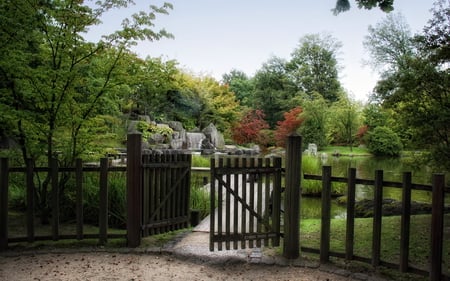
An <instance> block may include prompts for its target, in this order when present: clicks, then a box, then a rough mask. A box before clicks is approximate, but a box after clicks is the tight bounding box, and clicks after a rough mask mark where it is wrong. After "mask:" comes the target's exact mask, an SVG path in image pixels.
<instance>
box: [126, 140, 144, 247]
mask: <svg viewBox="0 0 450 281" xmlns="http://www.w3.org/2000/svg"><path fill="white" fill-rule="evenodd" d="M141 162H142V152H141V134H129V135H128V141H127V244H128V247H137V246H139V245H140V244H141V220H142V218H141V217H142V210H141V209H142V204H141V203H142V202H141V199H142V198H141V192H142V191H141V189H142V184H141V181H142V172H141V171H142V167H141Z"/></svg>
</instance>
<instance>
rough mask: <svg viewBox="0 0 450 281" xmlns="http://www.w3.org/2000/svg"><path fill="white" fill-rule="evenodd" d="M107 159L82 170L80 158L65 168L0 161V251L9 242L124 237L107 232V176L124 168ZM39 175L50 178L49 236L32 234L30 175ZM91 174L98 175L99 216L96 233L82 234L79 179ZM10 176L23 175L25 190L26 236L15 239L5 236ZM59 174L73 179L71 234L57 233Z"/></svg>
mask: <svg viewBox="0 0 450 281" xmlns="http://www.w3.org/2000/svg"><path fill="white" fill-rule="evenodd" d="M108 162H109V159H108V158H102V159H101V160H100V166H99V167H85V166H83V163H82V161H81V159H77V160H76V165H75V167H71V168H65V167H59V166H58V160H56V159H53V160H52V161H51V165H50V167H33V165H32V162H31V160H29V163H27V165H26V166H27V168H24V167H9V161H8V158H0V202H1V204H0V251H2V250H5V249H6V248H7V247H8V244H9V243H15V242H34V241H38V240H60V239H80V240H81V239H84V238H94V239H95V238H98V239H99V243H100V244H105V243H106V241H107V239H108V238H120V237H125V234H110V233H108V214H109V209H108V205H109V204H108V174H109V173H110V172H124V171H126V167H110V166H109V164H108ZM39 172H45V173H48V172H49V173H50V178H51V182H50V185H51V189H50V192H51V196H50V197H51V202H50V209H51V214H50V218H51V222H50V223H51V234H50V235H37V234H36V232H35V223H34V221H35V218H36V213H35V210H36V207H35V201H34V199H35V196H34V192H35V190H34V183H33V180H34V174H35V173H39ZM89 172H95V173H98V174H99V180H100V184H99V195H98V196H99V217H98V225H99V229H98V233H96V234H85V233H84V216H83V197H84V194H83V193H84V186H83V178H84V175H85V173H89ZM10 173H23V174H24V175H25V177H24V178H25V180H24V181H25V182H24V186H25V188H26V214H25V220H26V234H24V235H23V236H18V237H9V236H8V204H9V203H8V198H9V175H10ZM61 173H72V174H73V176H74V179H75V186H76V190H75V196H76V199H75V209H76V227H75V229H76V230H75V232H74V233H71V234H67V233H65V234H61V231H60V212H61V209H60V199H61V196H60V194H59V190H60V189H59V179H60V174H61Z"/></svg>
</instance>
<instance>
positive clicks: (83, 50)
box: [0, 0, 171, 220]
mask: <svg viewBox="0 0 450 281" xmlns="http://www.w3.org/2000/svg"><path fill="white" fill-rule="evenodd" d="M129 4H132V1H119V0H104V1H97V2H96V3H95V4H92V5H89V6H88V5H86V4H84V2H83V1H40V0H17V1H3V2H2V4H0V15H1V17H2V29H1V31H0V32H1V34H0V38H1V39H5V40H7V41H3V42H11V44H9V43H7V44H1V45H0V48H1V50H0V51H1V52H2V54H3V55H2V57H1V58H0V69H1V71H0V75H1V77H2V79H1V80H2V81H4V82H3V83H2V84H1V86H0V87H1V92H2V95H1V96H2V98H1V100H0V101H1V102H0V104H1V110H2V113H4V114H2V115H4V117H1V119H2V120H1V121H2V122H1V124H5V125H4V128H2V130H3V131H6V132H7V135H8V136H9V137H12V138H14V139H15V140H16V141H17V143H18V144H19V145H20V148H21V151H22V157H23V159H24V160H25V159H33V160H34V161H35V162H36V161H42V160H43V161H44V162H47V163H48V164H50V161H51V160H52V158H53V157H55V156H56V155H57V154H59V153H62V154H61V155H60V164H61V165H63V166H66V165H71V164H73V162H74V159H75V158H76V157H78V156H80V155H81V153H82V151H81V147H82V146H80V142H81V140H82V137H85V136H86V135H87V134H86V133H87V132H88V130H86V125H92V124H93V123H92V122H93V121H94V119H93V118H97V117H98V115H99V114H103V113H104V112H105V111H106V110H105V109H104V108H103V106H104V105H105V103H106V104H108V103H107V102H108V101H110V100H111V99H114V98H115V97H114V94H116V93H117V92H116V91H115V90H117V88H118V87H121V85H122V84H123V83H124V77H123V74H124V73H126V69H127V65H128V64H124V63H123V60H124V59H125V58H127V54H129V53H130V51H129V49H130V47H131V46H133V45H134V44H136V42H138V41H139V40H150V41H153V40H158V39H160V38H162V37H170V34H168V33H167V32H166V31H165V30H161V31H153V30H152V28H153V20H154V18H155V16H156V14H161V13H162V14H167V13H168V10H169V9H170V8H171V5H170V4H164V5H163V6H162V7H156V6H151V7H150V9H149V11H148V12H144V11H142V12H139V13H137V14H134V15H133V16H132V17H131V18H130V19H124V20H123V22H122V28H121V30H118V31H116V32H114V33H112V34H107V35H105V36H103V37H102V39H101V40H100V41H99V42H97V43H90V42H87V41H86V40H85V39H84V37H83V36H84V35H85V34H86V32H87V31H88V30H89V28H90V27H92V26H95V25H98V24H100V18H101V17H102V16H103V15H104V14H105V13H107V12H108V11H110V10H114V9H120V8H123V7H126V6H127V5H129ZM4 23H8V24H11V26H12V27H13V29H11V28H10V27H4V25H5V24H4ZM15 30H20V31H19V32H17V33H18V34H16V32H15ZM21 30H24V33H22V32H21ZM3 121H4V122H3ZM41 155H46V157H45V158H46V159H41ZM27 163H28V162H27ZM67 178H68V177H67V176H66V177H64V178H63V179H62V180H61V182H64V181H66V180H67ZM49 182H50V174H48V175H47V177H46V178H45V179H44V180H43V181H42V182H41V184H40V186H39V187H38V189H37V193H38V195H39V199H40V201H39V203H40V205H41V208H46V207H47V189H48V184H49ZM63 187H64V184H61V188H63ZM43 218H44V220H45V215H44V216H43Z"/></svg>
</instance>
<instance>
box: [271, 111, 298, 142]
mask: <svg viewBox="0 0 450 281" xmlns="http://www.w3.org/2000/svg"><path fill="white" fill-rule="evenodd" d="M302 112H303V109H302V108H301V107H299V106H297V107H295V108H293V109H291V110H289V111H288V112H285V113H284V114H283V115H284V120H282V121H278V122H277V129H276V130H275V141H276V144H277V145H278V146H281V147H285V146H286V139H287V137H288V136H289V135H290V134H292V133H294V132H295V131H297V129H298V128H299V127H300V125H301V124H302V122H303V121H304V119H303V118H302V117H301V113H302Z"/></svg>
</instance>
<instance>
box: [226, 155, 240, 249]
mask: <svg viewBox="0 0 450 281" xmlns="http://www.w3.org/2000/svg"><path fill="white" fill-rule="evenodd" d="M226 167H227V168H229V167H231V159H230V158H227V161H226ZM235 177H238V174H233V178H235ZM226 183H227V184H228V185H229V186H230V187H233V186H232V184H231V174H230V173H227V177H226ZM233 188H234V187H233ZM225 190H226V193H225V236H226V237H227V240H226V242H225V249H227V250H229V249H230V239H229V238H230V233H231V230H230V227H231V219H230V217H231V197H230V195H231V192H230V191H229V190H228V189H225Z"/></svg>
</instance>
